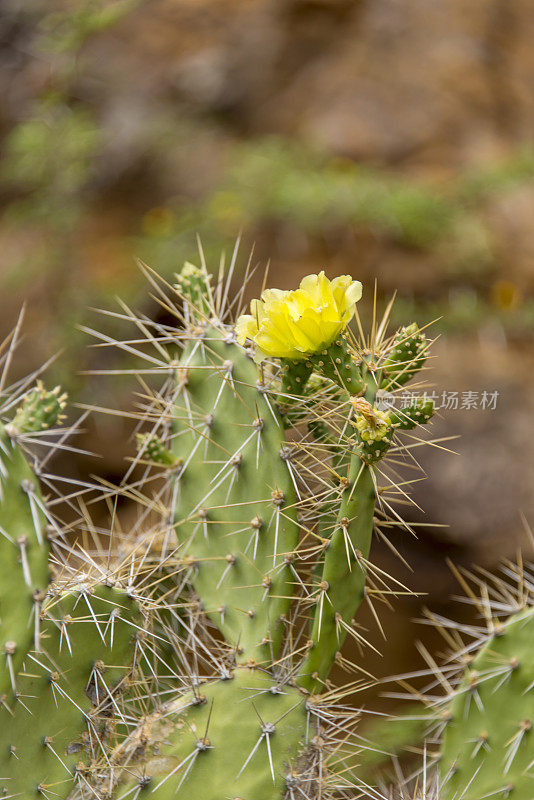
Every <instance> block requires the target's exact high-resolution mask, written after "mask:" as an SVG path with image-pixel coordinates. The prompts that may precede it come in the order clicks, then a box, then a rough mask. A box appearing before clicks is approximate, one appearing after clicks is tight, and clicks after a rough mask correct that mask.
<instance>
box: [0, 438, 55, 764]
mask: <svg viewBox="0 0 534 800" xmlns="http://www.w3.org/2000/svg"><path fill="white" fill-rule="evenodd" d="M41 507H42V498H41V495H40V490H39V486H38V483H37V480H36V478H35V476H34V474H33V472H32V471H31V469H30V467H29V465H28V462H27V461H26V457H25V455H24V453H23V451H22V449H21V448H20V446H19V445H18V444H17V443H16V441H15V440H14V439H12V438H11V437H10V436H8V435H7V433H6V431H5V429H4V428H2V426H0V696H3V695H5V694H7V693H8V692H9V691H10V690H12V689H13V688H14V687H15V688H16V686H17V677H16V676H17V673H18V672H19V669H20V666H21V664H22V660H23V658H24V655H25V653H26V651H27V650H29V649H30V648H31V647H32V646H33V640H34V635H35V632H36V630H37V631H38V621H39V608H40V603H41V601H42V599H43V597H44V592H45V590H46V587H47V585H48V579H49V569H48V543H47V540H46V525H45V523H46V520H45V517H44V514H43V512H42V510H41ZM0 774H2V773H1V771H0Z"/></svg>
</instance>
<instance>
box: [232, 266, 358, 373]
mask: <svg viewBox="0 0 534 800" xmlns="http://www.w3.org/2000/svg"><path fill="white" fill-rule="evenodd" d="M361 296H362V285H361V283H360V281H353V280H352V278H351V277H350V275H340V276H339V277H337V278H334V279H333V280H332V281H331V280H329V279H328V278H327V277H326V275H325V274H324V272H320V273H319V274H318V275H307V276H306V277H305V278H303V279H302V280H301V282H300V286H299V288H298V289H295V290H294V291H292V292H289V291H283V290H282V289H266V290H265V291H264V292H263V294H262V296H261V300H253V301H252V302H251V304H250V310H251V314H244V315H243V316H241V317H239V319H238V320H237V323H236V326H235V330H236V335H237V341H238V342H239V343H240V344H244V343H245V341H246V339H251V340H252V341H253V342H254V343H255V345H256V360H257V361H261V360H263V359H264V358H266V357H267V356H272V357H275V358H291V359H293V360H295V361H298V360H301V359H303V358H306V356H308V355H311V354H313V353H318V352H321V351H322V350H324V349H325V348H326V347H328V346H329V345H330V344H332V342H333V341H334V339H335V338H336V336H338V335H339V334H340V333H341V331H343V330H344V329H345V328H346V327H347V325H348V324H349V322H350V320H351V319H352V317H353V316H354V310H355V306H356V303H357V302H358V300H359V299H360V297H361Z"/></svg>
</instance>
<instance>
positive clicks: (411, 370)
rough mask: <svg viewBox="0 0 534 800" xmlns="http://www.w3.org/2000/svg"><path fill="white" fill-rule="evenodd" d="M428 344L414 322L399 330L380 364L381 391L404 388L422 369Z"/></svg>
mask: <svg viewBox="0 0 534 800" xmlns="http://www.w3.org/2000/svg"><path fill="white" fill-rule="evenodd" d="M427 349H428V342H427V339H426V336H425V335H424V333H422V332H421V331H420V330H419V327H418V326H417V324H416V323H415V322H412V324H411V325H407V326H406V327H404V328H401V329H400V331H398V333H397V334H396V336H395V339H394V340H393V345H392V347H391V350H390V351H389V353H388V355H387V357H386V358H385V359H384V362H383V364H382V367H383V370H384V378H383V380H382V388H383V389H392V388H398V387H400V386H404V384H405V383H408V381H409V380H410V379H411V378H413V376H414V375H416V373H418V372H419V370H420V369H421V368H422V367H423V365H424V363H425V361H426V353H427Z"/></svg>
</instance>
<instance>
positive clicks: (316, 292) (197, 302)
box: [115, 264, 421, 800]
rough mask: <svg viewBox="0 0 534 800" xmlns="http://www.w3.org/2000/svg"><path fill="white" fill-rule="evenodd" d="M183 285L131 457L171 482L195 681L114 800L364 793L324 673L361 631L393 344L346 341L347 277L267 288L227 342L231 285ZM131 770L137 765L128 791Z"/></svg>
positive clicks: (173, 574)
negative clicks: (345, 751)
mask: <svg viewBox="0 0 534 800" xmlns="http://www.w3.org/2000/svg"><path fill="white" fill-rule="evenodd" d="M176 291H177V295H178V298H179V301H180V302H181V303H182V311H181V312H180V311H177V312H176V313H177V315H179V314H180V313H182V314H183V323H184V328H183V331H182V332H181V333H180V335H179V341H180V343H181V346H182V354H181V356H180V359H179V360H178V361H177V360H176V359H175V357H174V356H173V354H172V353H169V355H168V357H166V358H165V357H164V358H162V362H161V369H162V370H165V371H166V372H167V373H168V372H169V369H172V370H174V375H175V379H174V382H173V384H172V385H170V384H169V383H167V394H166V395H165V394H161V393H159V394H157V395H156V396H155V397H154V400H153V401H152V402H151V404H150V409H151V411H150V425H151V427H150V431H149V432H147V433H145V434H140V435H139V436H138V447H139V462H140V463H141V464H147V463H150V462H152V463H153V464H154V466H155V467H156V468H157V469H158V470H161V469H162V468H163V469H164V470H166V474H167V480H168V498H169V500H168V503H169V506H170V509H171V513H170V515H168V516H167V517H166V518H165V519H166V525H167V526H168V529H167V532H166V533H165V535H164V546H163V549H162V552H161V551H160V555H161V556H162V557H161V563H160V571H161V576H162V577H161V582H160V588H161V590H162V591H163V592H164V594H165V596H166V598H167V599H168V601H169V604H170V606H171V607H172V613H171V617H172V619H171V622H170V624H168V626H167V628H166V632H165V636H166V637H167V638H169V639H170V640H172V641H174V651H175V653H176V652H180V653H181V661H180V664H181V667H180V666H176V667H175V669H176V670H177V671H180V670H185V671H186V672H187V673H188V674H189V675H190V678H189V684H190V685H189V688H187V686H184V688H183V691H182V692H180V694H179V696H178V697H177V698H176V699H175V700H170V701H169V702H168V703H167V704H166V705H165V706H164V707H163V709H162V710H161V713H163V719H164V720H165V722H164V723H163V722H158V724H157V725H155V720H156V718H154V726H152V723H150V724H149V727H150V731H151V736H150V737H148V746H147V747H148V749H147V750H146V751H144V752H143V753H142V754H141V757H140V758H136V759H134V760H133V761H132V760H131V751H133V750H135V748H136V742H137V740H138V737H143V736H144V733H143V732H144V731H146V730H147V728H146V723H145V722H143V723H142V724H141V725H140V727H139V730H138V732H137V733H135V734H133V735H132V737H131V739H130V740H129V742H130V744H128V742H126V743H125V745H124V747H123V748H122V749H121V748H119V749H118V750H117V752H116V754H115V758H116V763H117V773H116V775H117V776H118V775H120V778H117V780H118V786H117V788H116V796H117V797H127V796H130V795H133V796H135V795H136V792H138V791H141V790H142V789H143V788H144V787H148V786H150V787H151V791H153V792H155V793H156V795H157V796H161V797H167V796H169V797H171V796H174V795H175V794H176V795H178V796H180V795H181V794H182V793H183V795H184V797H185V796H187V797H189V798H192V800H197V798H198V800H201V798H202V800H215V799H216V798H219V797H220V796H221V791H223V790H222V789H221V787H224V792H225V796H228V797H231V798H234V797H235V798H243V799H244V800H262V799H263V798H265V800H267V798H274V797H286V796H287V797H288V798H293V797H296V796H297V795H298V796H301V797H302V796H304V797H310V798H315V797H319V796H324V797H330V796H332V797H334V796H335V797H338V796H339V797H349V796H352V794H349V793H350V792H353V791H354V788H353V787H354V778H353V777H351V774H350V771H349V770H348V768H347V767H345V768H343V767H339V768H337V769H336V768H334V765H335V763H336V758H335V757H334V758H332V757H331V755H330V754H331V752H334V751H335V744H334V742H335V739H336V734H335V730H336V726H337V725H338V724H340V723H338V722H336V723H334V724H333V725H329V724H328V722H327V720H328V719H331V720H334V719H336V718H337V715H338V714H341V716H343V712H342V711H341V709H339V710H336V704H335V703H334V702H333V701H331V700H330V699H329V692H328V690H329V688H330V684H329V673H330V671H331V669H332V666H333V664H334V663H335V662H336V661H338V662H339V661H340V659H339V651H340V648H341V646H342V644H343V641H344V639H345V637H346V636H347V635H351V634H353V635H355V636H356V637H357V636H358V634H357V633H356V631H355V629H354V628H353V624H352V623H353V617H354V614H355V612H356V610H357V608H358V606H359V605H360V603H361V602H362V600H363V599H364V596H365V584H366V577H367V574H368V571H369V567H370V562H369V553H370V546H371V539H372V532H373V525H374V518H375V514H376V512H377V510H376V505H375V504H376V493H377V480H378V473H377V472H376V470H375V465H376V464H378V462H379V461H380V460H381V459H382V458H383V457H384V456H385V455H386V453H387V452H388V450H389V449H391V448H395V449H399V450H400V449H401V448H402V446H403V445H402V443H401V442H399V441H397V440H396V439H395V437H396V428H395V427H394V426H393V424H392V422H391V420H390V418H389V414H388V413H387V412H384V411H380V410H379V409H377V407H376V405H375V395H376V392H377V389H378V387H379V386H380V384H381V381H382V375H383V368H382V366H381V361H382V358H383V356H382V350H381V348H386V351H387V349H388V348H390V347H391V344H390V343H389V342H387V341H386V340H383V338H381V337H382V334H381V335H379V336H377V335H376V332H374V333H373V339H374V341H375V346H374V349H373V352H372V353H371V352H370V351H369V350H368V349H366V348H367V345H366V344H363V343H358V342H357V341H356V340H355V339H354V338H353V337H351V336H350V335H349V334H348V332H347V331H346V326H347V323H348V322H349V321H350V318H351V317H352V315H353V314H354V311H355V303H356V302H357V300H358V299H359V296H360V294H361V287H360V285H359V284H358V283H357V282H353V281H351V279H350V278H348V277H347V276H345V277H342V278H339V279H335V281H333V282H330V281H328V279H326V277H325V276H324V273H322V274H321V275H320V276H309V278H307V279H305V280H304V281H303V282H302V284H301V288H300V289H299V290H297V291H296V292H293V293H283V292H278V291H276V290H272V291H271V290H268V291H266V292H265V293H264V295H262V300H261V301H254V302H253V304H252V311H253V313H252V314H251V315H250V316H247V315H245V316H241V317H240V319H239V320H238V323H237V326H236V327H235V329H234V326H233V325H231V324H229V323H227V322H226V321H225V317H226V314H227V309H226V308H225V306H224V299H225V298H226V297H228V286H225V285H224V284H223V285H219V286H217V287H214V286H212V283H211V281H210V279H209V276H208V274H207V273H206V271H205V269H204V268H203V269H196V270H195V268H193V267H192V265H191V264H187V265H186V267H185V268H184V271H183V272H182V274H181V275H179V276H178V277H177V283H176ZM164 302H165V304H166V305H167V304H168V305H169V307H170V306H171V305H172V303H173V302H176V298H174V299H173V298H166V299H165V301H164ZM221 303H222V305H221ZM288 309H291V311H290V313H289V311H288ZM288 313H289V316H288ZM382 327H383V328H384V327H385V325H384V326H382ZM149 342H150V338H149ZM160 352H161V350H160ZM408 367H409V364H408ZM413 371H415V370H412V372H413ZM155 408H159V409H161V413H160V416H159V419H158V418H157V417H156V415H155V414H154V411H153V409H155ZM415 424H419V425H420V424H421V423H420V421H419V420H417V423H415ZM160 474H161V473H160ZM149 480H150V478H149ZM158 504H159V505H161V499H160V497H159V496H158ZM164 505H166V503H164ZM162 553H163V554H164V557H163V555H162ZM167 619H168V618H167ZM214 630H217V631H218V634H214V632H213V631H214ZM221 636H222V637H223V640H221ZM206 641H208V642H209V646H208V647H206V645H205V644H204V642H206ZM200 662H202V663H203V664H204V669H205V673H204V676H203V675H202V674H201V672H202V670H201V671H200V672H199V671H198V668H197V667H192V665H195V664H197V663H200ZM346 667H347V668H349V669H350V665H349V664H348V662H346ZM230 709H232V710H230ZM158 720H159V717H158ZM343 724H344V725H345V726H347V730H349V729H351V727H352V726H353V725H354V724H355V717H354V716H353V715H352V716H351V715H348V717H347V718H346V719H345V721H344V722H343ZM143 726H144V727H143ZM163 740H164V742H165V743H164V744H163V743H162V742H163ZM351 746H352V747H354V743H353V744H352V745H351ZM349 749H350V747H349ZM122 760H125V761H126V763H127V764H128V765H129V766H128V770H130V769H131V768H133V764H134V762H135V779H133V778H132V775H131V773H130V774H128V775H125V774H124V773H121V762H122ZM334 786H335V787H336V791H337V792H338V794H336V793H335V791H334V790H333V788H332V787H334ZM329 792H331V794H329ZM321 793H322V794H321Z"/></svg>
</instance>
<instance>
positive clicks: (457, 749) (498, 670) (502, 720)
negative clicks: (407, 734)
mask: <svg viewBox="0 0 534 800" xmlns="http://www.w3.org/2000/svg"><path fill="white" fill-rule="evenodd" d="M449 716H450V719H449V722H448V724H447V727H446V729H445V733H444V737H443V750H442V758H441V764H440V766H441V774H442V776H443V777H444V778H445V777H446V776H449V777H448V780H447V781H446V792H445V797H446V798H447V800H454V798H460V797H461V798H462V800H482V798H486V797H488V798H489V797H491V798H499V799H500V798H510V800H532V798H533V797H534V728H533V726H534V609H532V608H531V609H529V610H528V611H525V612H521V613H518V614H517V615H515V616H513V617H511V618H510V619H509V620H508V621H507V622H506V623H505V624H504V625H503V626H502V627H500V628H499V629H498V632H497V633H496V634H495V635H494V636H492V637H491V638H489V639H488V641H487V642H486V643H485V645H484V646H483V647H482V649H481V650H480V652H479V653H478V655H477V656H476V657H475V658H474V659H473V661H472V663H471V664H470V666H469V669H467V670H466V672H465V675H464V679H463V681H462V683H461V684H460V686H459V687H458V689H457V691H456V692H455V694H454V696H453V699H452V701H451V704H450V714H449Z"/></svg>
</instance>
